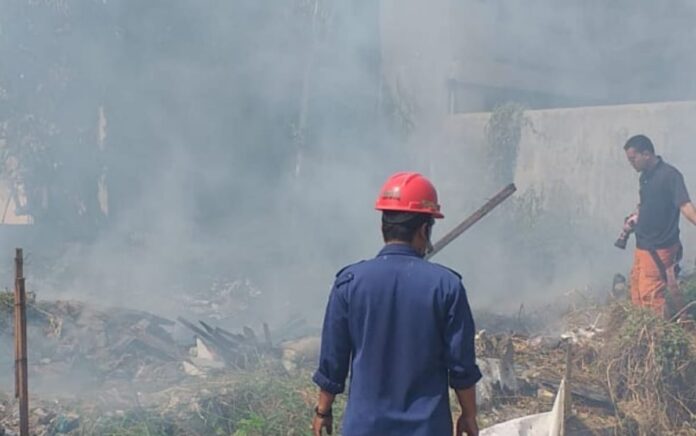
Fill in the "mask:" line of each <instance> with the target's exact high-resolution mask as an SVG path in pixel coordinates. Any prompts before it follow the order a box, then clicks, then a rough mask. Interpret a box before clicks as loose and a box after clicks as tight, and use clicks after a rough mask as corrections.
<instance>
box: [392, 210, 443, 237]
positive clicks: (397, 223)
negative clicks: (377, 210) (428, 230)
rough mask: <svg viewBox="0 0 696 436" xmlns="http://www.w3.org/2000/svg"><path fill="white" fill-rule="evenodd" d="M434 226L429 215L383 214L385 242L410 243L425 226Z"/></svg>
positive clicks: (408, 213) (433, 221)
mask: <svg viewBox="0 0 696 436" xmlns="http://www.w3.org/2000/svg"><path fill="white" fill-rule="evenodd" d="M426 223H427V224H429V225H430V226H432V225H433V224H434V223H435V220H434V219H433V217H432V216H431V215H429V214H427V213H411V212H393V211H384V212H383V213H382V236H383V237H384V240H385V242H388V241H399V242H407V243H410V242H411V241H413V238H414V236H415V235H416V232H417V231H418V229H419V228H420V227H421V226H422V225H423V224H426Z"/></svg>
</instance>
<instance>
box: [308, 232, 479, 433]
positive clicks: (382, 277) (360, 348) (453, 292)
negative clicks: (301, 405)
mask: <svg viewBox="0 0 696 436" xmlns="http://www.w3.org/2000/svg"><path fill="white" fill-rule="evenodd" d="M342 319H343V320H344V321H342ZM342 322H345V325H344V328H341V327H339V328H332V324H333V326H334V327H336V326H337V325H338V324H340V323H342ZM342 330H345V331H343V332H342ZM473 331H474V326H473V320H472V318H471V312H470V309H469V305H468V302H467V299H466V295H465V292H464V289H463V287H462V285H461V282H460V279H459V277H458V276H457V275H456V274H455V273H453V272H452V271H450V270H448V269H446V268H444V267H441V266H439V265H436V264H432V263H430V262H427V261H425V260H423V259H422V258H421V257H420V256H419V255H418V254H417V253H416V252H415V251H414V250H413V249H412V248H411V247H409V246H408V245H405V244H390V245H387V246H385V248H384V249H383V250H382V251H381V252H380V254H379V255H378V256H377V257H376V258H374V259H372V260H369V261H366V262H361V263H358V264H355V265H352V266H350V267H347V268H346V269H344V270H343V271H341V272H340V273H339V274H338V276H337V280H336V285H335V287H334V290H333V291H332V297H331V300H330V302H329V308H328V309H327V321H326V323H325V326H324V337H323V344H322V358H321V362H320V367H319V370H318V371H317V375H315V381H317V382H318V383H319V384H320V385H321V382H322V380H321V379H322V377H326V378H328V379H334V381H338V380H335V379H336V378H338V379H340V376H341V368H340V367H341V366H342V365H344V364H346V365H347V361H344V362H341V360H344V359H345V356H344V355H343V353H344V352H345V350H338V352H336V350H334V347H333V346H332V345H331V344H330V343H328V342H329V341H330V342H332V343H333V342H335V341H336V340H337V336H340V335H347V336H348V342H349V343H350V345H351V346H350V355H351V359H350V360H351V368H352V373H351V384H350V395H349V399H348V407H347V410H346V414H345V419H344V423H343V431H344V434H346V435H390V434H395V435H396V434H409V435H439V434H451V431H452V422H451V413H450V409H449V396H448V379H449V378H450V377H452V378H454V379H455V382H456V380H457V379H459V380H460V381H461V382H463V383H464V384H468V385H473V384H474V383H475V382H476V381H477V380H478V378H479V377H480V373H479V372H478V368H476V366H475V355H474V348H473ZM448 370H449V371H448ZM452 370H454V372H452ZM448 372H449V373H448ZM332 373H333V374H332Z"/></svg>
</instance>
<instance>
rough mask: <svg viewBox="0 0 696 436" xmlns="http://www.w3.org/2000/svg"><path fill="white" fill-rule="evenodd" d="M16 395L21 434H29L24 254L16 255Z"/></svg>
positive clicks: (18, 251) (20, 250)
mask: <svg viewBox="0 0 696 436" xmlns="http://www.w3.org/2000/svg"><path fill="white" fill-rule="evenodd" d="M14 314H15V353H16V354H15V396H16V397H17V398H18V399H19V434H20V436H29V380H28V378H29V374H28V371H27V370H28V368H27V366H28V365H27V293H26V289H25V283H24V256H23V253H22V249H21V248H18V249H17V251H16V256H15V311H14Z"/></svg>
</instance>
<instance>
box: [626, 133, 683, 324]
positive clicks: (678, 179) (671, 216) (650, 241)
mask: <svg viewBox="0 0 696 436" xmlns="http://www.w3.org/2000/svg"><path fill="white" fill-rule="evenodd" d="M624 150H625V151H626V157H627V158H628V161H629V162H630V163H631V165H632V166H633V168H635V169H636V171H638V172H639V173H640V204H639V206H638V214H637V222H636V226H635V231H636V254H635V258H634V263H633V270H632V271H631V300H632V301H633V303H634V304H636V305H639V306H644V307H650V308H652V309H653V310H654V311H655V312H657V313H658V314H660V315H662V316H665V317H671V316H673V315H674V314H675V313H676V312H677V311H679V310H680V309H681V308H682V307H683V305H684V296H683V294H682V292H681V291H680V289H679V286H678V282H677V278H676V276H677V270H678V263H679V260H680V258H681V252H682V246H681V242H680V240H679V215H680V214H682V215H684V216H685V217H686V218H687V219H688V220H689V221H691V222H692V223H693V224H694V225H696V208H694V205H693V204H692V203H691V199H690V198H689V193H688V191H687V189H686V185H685V184H684V177H683V176H682V174H681V173H680V172H679V170H677V169H676V168H674V167H673V166H672V165H669V164H668V163H666V162H664V161H663V160H662V158H661V157H660V156H656V155H655V147H654V146H653V144H652V141H650V139H649V138H648V137H647V136H645V135H636V136H633V137H632V138H631V139H629V140H628V141H627V142H626V145H625V146H624Z"/></svg>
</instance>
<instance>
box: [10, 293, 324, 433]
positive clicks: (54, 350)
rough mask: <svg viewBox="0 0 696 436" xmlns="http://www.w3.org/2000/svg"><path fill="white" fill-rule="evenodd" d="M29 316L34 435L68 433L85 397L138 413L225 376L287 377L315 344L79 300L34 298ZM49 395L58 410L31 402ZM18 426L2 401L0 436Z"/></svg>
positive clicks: (94, 403)
mask: <svg viewBox="0 0 696 436" xmlns="http://www.w3.org/2000/svg"><path fill="white" fill-rule="evenodd" d="M13 298H14V297H13V295H12V294H11V293H8V292H3V293H0V347H2V348H4V349H3V350H2V353H1V354H2V356H3V357H2V358H0V368H3V371H2V373H3V374H5V377H4V379H2V381H1V383H2V384H0V386H2V388H0V389H2V390H0V393H2V392H3V391H4V392H6V393H9V392H13V391H14V388H13V387H12V383H13V381H14V380H11V375H12V374H13V369H12V367H13V363H14V357H13V356H14V350H12V345H11V344H12V343H13V341H12V335H13V331H12V329H13V321H12V309H13V306H14V299H13ZM27 318H28V323H27V333H28V344H29V385H30V391H31V394H32V401H31V404H32V407H33V409H32V414H31V425H32V429H33V430H32V431H33V432H35V433H36V434H44V433H45V434H49V433H50V432H53V433H50V434H54V433H55V432H58V433H68V432H69V431H70V430H71V429H72V428H73V427H78V426H79V422H80V419H79V415H78V414H76V413H75V412H74V411H75V410H76V409H78V408H79V409H84V407H85V406H84V400H85V399H87V398H89V399H90V400H89V401H90V403H91V405H92V406H94V407H100V408H102V409H104V410H111V409H113V410H129V409H133V408H137V407H141V406H142V405H143V404H144V403H145V402H146V400H145V398H146V397H148V396H149V397H151V398H152V399H153V401H154V399H155V398H158V399H160V400H162V398H159V397H157V394H158V393H160V392H163V391H166V390H167V389H170V388H172V387H173V386H184V385H186V384H187V383H193V385H194V386H195V385H197V384H200V383H201V380H204V379H215V378H219V377H222V376H225V377H229V373H230V372H235V371H236V372H242V371H245V372H252V371H254V370H256V369H258V368H263V367H267V366H269V365H273V366H275V367H277V368H279V369H280V370H281V371H282V368H283V367H285V368H287V369H288V370H290V371H292V370H294V369H296V368H297V367H298V366H301V365H302V361H303V360H305V359H309V358H311V357H308V356H313V355H315V354H316V350H317V349H318V340H317V339H312V340H310V341H309V342H307V341H305V342H306V343H305V342H302V341H300V342H299V345H297V343H295V342H292V341H285V342H283V343H278V344H274V343H273V342H272V338H271V331H270V328H269V326H268V325H266V324H263V325H262V327H261V328H260V329H259V331H256V330H254V329H253V328H251V327H249V326H243V327H242V328H241V329H240V331H239V332H233V331H230V330H228V329H225V328H222V327H220V326H215V325H212V324H211V323H210V322H206V321H202V320H199V321H196V322H194V321H190V320H188V319H186V318H183V317H179V318H178V319H177V320H176V321H174V320H170V319H167V318H163V317H160V316H157V315H155V314H152V313H149V312H145V311H141V310H133V309H124V308H108V309H97V308H95V307H94V306H92V305H89V304H85V303H83V302H79V301H40V300H39V301H37V300H36V298H35V296H33V295H30V298H29V301H28V305H27ZM303 324H304V323H303V321H302V320H301V319H293V320H291V321H290V322H289V323H288V324H287V325H286V326H280V327H279V328H286V329H287V330H280V331H283V332H284V333H287V332H291V331H292V330H293V329H297V328H298V326H299V327H301V326H302V325H303ZM293 326H294V327H293ZM283 337H287V334H284V336H283ZM308 344H309V347H310V348H312V349H311V350H310V351H306V348H307V345H308ZM281 363H282V365H281ZM49 396H56V397H60V402H57V403H48V404H46V403H44V402H41V401H37V397H49ZM78 403H80V404H79V405H78ZM35 406H38V407H35ZM17 419H18V416H17V413H16V405H14V399H13V398H11V397H10V396H9V395H7V394H6V395H5V397H0V429H11V428H16V422H15V421H16V420H17ZM1 431H2V430H0V434H2V433H1ZM8 431H9V430H8Z"/></svg>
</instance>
